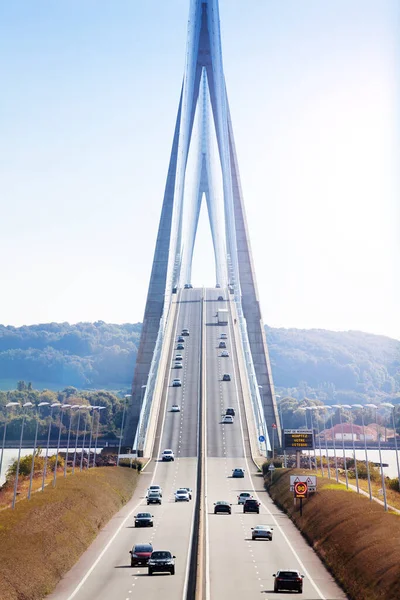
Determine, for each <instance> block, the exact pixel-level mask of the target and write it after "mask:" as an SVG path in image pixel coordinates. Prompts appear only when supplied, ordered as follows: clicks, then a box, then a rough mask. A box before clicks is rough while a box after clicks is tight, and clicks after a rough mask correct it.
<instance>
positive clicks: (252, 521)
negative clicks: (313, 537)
mask: <svg viewBox="0 0 400 600" xmlns="http://www.w3.org/2000/svg"><path fill="white" fill-rule="evenodd" d="M203 294H204V303H203V302H202V297H203ZM219 295H222V296H224V297H225V298H226V291H225V290H220V289H206V290H202V289H198V288H197V289H196V288H195V289H189V290H182V291H181V294H180V295H179V296H177V298H178V308H177V317H176V324H175V328H174V336H173V339H172V340H171V343H170V348H169V357H168V361H169V367H168V368H167V371H166V377H165V390H166V393H165V395H164V403H163V405H162V407H161V410H160V418H159V422H158V425H157V433H156V443H155V452H156V453H155V456H154V457H153V460H152V461H151V462H150V463H149V465H148V467H147V468H146V469H145V471H144V472H143V474H142V475H141V477H140V480H139V484H138V487H137V489H136V491H135V493H134V495H133V498H132V499H131V501H130V502H129V503H128V505H127V506H125V507H124V509H122V510H121V511H120V512H119V513H118V514H117V515H115V517H114V518H113V519H112V520H111V521H110V523H109V524H108V525H107V526H106V528H105V529H104V530H103V531H102V532H101V533H100V535H99V536H98V537H97V539H96V540H95V541H94V543H93V544H92V545H91V547H90V548H89V549H88V550H87V551H86V552H85V553H84V554H83V556H82V557H81V559H80V560H79V561H78V563H77V564H76V565H75V567H73V569H71V571H70V572H69V573H68V574H67V575H66V576H65V577H64V579H63V580H62V581H61V582H60V584H59V585H58V586H57V588H56V590H55V592H54V593H53V594H51V595H50V596H49V598H50V599H51V600H73V599H76V600H93V599H96V600H106V599H107V600H120V599H121V600H128V599H133V600H134V599H135V598H140V599H145V600H153V599H156V598H157V600H159V599H160V598H163V600H172V599H173V600H178V599H179V600H181V599H182V600H184V599H186V585H187V576H188V568H189V559H190V542H191V534H192V526H193V516H194V513H193V510H194V499H193V500H192V501H191V502H190V503H182V504H181V503H175V502H174V497H173V493H174V491H175V490H176V489H177V488H178V487H180V486H184V487H191V488H192V490H193V498H194V497H195V491H196V470H197V445H198V424H199V411H198V407H199V395H200V379H201V377H200V375H201V372H200V365H201V360H200V358H201V351H202V346H201V344H202V337H201V331H202V327H201V323H202V309H203V307H204V318H205V326H204V328H203V331H204V339H203V343H204V353H203V357H204V365H203V366H204V370H205V373H204V375H205V377H204V379H205V389H204V396H203V399H204V415H203V416H204V420H205V423H206V440H205V441H206V444H205V447H206V448H207V455H206V459H205V481H204V493H205V496H206V506H207V513H206V522H205V530H206V539H205V550H206V560H205V578H206V586H205V587H206V600H225V599H226V600H235V599H236V598H237V599H238V600H243V598H246V600H249V599H250V598H273V597H274V596H275V594H274V593H273V577H272V574H273V573H275V572H276V570H277V569H299V570H300V571H301V572H302V573H303V574H304V575H305V579H304V593H303V598H304V599H305V600H314V599H321V600H323V599H325V600H336V599H338V600H339V599H344V598H346V596H345V595H344V594H343V592H342V591H341V590H340V588H339V587H338V586H337V585H336V584H335V582H334V581H333V579H332V577H331V576H330V575H329V573H328V572H327V570H326V569H325V567H324V566H323V564H322V563H321V561H320V560H319V559H318V557H317V556H316V554H315V553H314V552H313V551H312V549H311V548H310V547H309V546H308V545H307V544H306V542H305V541H304V540H303V538H302V536H301V535H300V534H299V532H298V531H297V530H296V528H295V527H294V526H293V524H292V523H291V521H290V520H289V519H288V518H287V517H286V516H285V515H284V514H283V513H281V511H279V510H278V509H277V508H276V507H275V506H274V504H273V503H272V502H271V500H270V499H269V496H268V495H267V494H266V492H265V491H264V490H263V487H262V477H261V476H260V475H258V474H257V471H256V468H255V466H254V464H253V463H252V461H251V458H250V450H249V447H248V442H247V430H246V423H245V417H244V406H243V398H242V394H241V390H240V384H239V380H238V363H237V356H236V349H235V348H234V346H233V340H234V337H233V328H234V327H235V325H234V324H233V322H232V319H230V322H229V324H228V325H224V326H221V325H218V324H217V318H216V313H217V309H218V308H229V303H228V302H227V301H226V300H224V301H222V302H221V301H218V300H217V298H218V296H219ZM185 327H187V328H188V329H189V330H190V335H189V336H187V337H185V342H184V345H185V349H184V350H183V351H177V350H176V340H177V336H178V335H179V334H180V333H181V330H182V329H183V328H185ZM221 333H226V334H227V338H228V339H227V350H228V352H229V357H221V356H220V354H221V349H219V348H218V344H219V341H220V335H221ZM177 352H180V353H181V354H182V355H183V363H184V367H183V369H179V370H178V369H174V368H173V364H174V362H175V361H174V360H173V359H174V357H175V354H176V353H177ZM224 373H230V375H231V381H230V382H226V381H222V375H223V374H224ZM174 377H179V378H181V380H182V387H178V388H172V387H171V382H172V379H173V378H174ZM174 403H177V404H179V405H180V406H181V412H180V413H171V412H170V407H171V405H172V404H174ZM228 406H230V407H233V408H234V409H235V411H236V417H235V420H234V423H233V424H232V425H223V424H222V423H221V419H222V414H223V413H224V412H225V409H226V407H228ZM245 440H246V441H245ZM165 448H171V449H172V450H173V451H174V452H175V456H176V460H175V462H172V463H162V462H160V461H159V460H158V457H159V456H160V454H161V452H162V450H163V449H165ZM235 467H242V468H244V469H245V477H244V479H232V477H231V473H232V469H233V468H235ZM151 483H156V484H159V485H161V486H162V488H163V504H162V505H161V506H153V507H151V510H150V512H151V513H152V514H153V515H154V520H155V526H154V528H152V529H135V528H133V515H134V514H136V513H137V512H139V511H147V506H146V503H145V492H146V489H147V487H148V486H149V485H150V484H151ZM240 491H250V492H251V493H252V494H253V496H254V497H257V498H258V499H259V500H260V501H261V503H262V505H261V512H260V515H252V514H243V509H242V507H241V506H238V504H237V496H238V494H239V493H240ZM218 500H227V501H229V502H231V503H232V509H233V511H232V515H214V514H213V510H214V502H216V501H218ZM261 523H262V524H267V525H268V524H269V525H272V526H273V527H274V538H273V541H272V542H268V541H264V540H258V541H254V542H253V541H251V527H254V525H257V524H261ZM142 542H152V544H153V547H154V549H158V550H162V549H164V550H170V551H171V552H172V553H173V554H175V555H176V557H177V558H176V574H175V576H173V577H171V576H170V575H164V574H161V575H154V576H153V577H148V575H147V569H145V568H131V567H130V555H129V550H130V549H131V548H132V546H133V544H134V543H142ZM279 597H280V598H283V599H285V598H289V597H292V594H290V593H280V595H279ZM190 600H191V599H190Z"/></svg>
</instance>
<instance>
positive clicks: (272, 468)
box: [268, 463, 275, 483]
mask: <svg viewBox="0 0 400 600" xmlns="http://www.w3.org/2000/svg"><path fill="white" fill-rule="evenodd" d="M268 471H269V472H270V473H271V483H272V477H273V474H274V471H275V465H274V464H273V463H271V464H270V465H269V467H268Z"/></svg>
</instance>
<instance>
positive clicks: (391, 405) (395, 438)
mask: <svg viewBox="0 0 400 600" xmlns="http://www.w3.org/2000/svg"><path fill="white" fill-rule="evenodd" d="M381 406H384V407H385V408H390V410H391V412H392V419H393V432H394V447H395V449H396V463H397V479H398V481H397V483H398V486H399V491H400V465H399V453H398V448H397V436H396V423H395V420H394V404H391V403H390V402H382V404H381Z"/></svg>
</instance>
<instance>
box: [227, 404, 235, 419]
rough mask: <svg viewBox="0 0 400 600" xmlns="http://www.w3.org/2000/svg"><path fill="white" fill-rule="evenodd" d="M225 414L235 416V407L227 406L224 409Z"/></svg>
mask: <svg viewBox="0 0 400 600" xmlns="http://www.w3.org/2000/svg"><path fill="white" fill-rule="evenodd" d="M225 414H226V415H231V417H234V416H235V409H234V408H232V407H230V406H229V407H228V408H227V409H226V411H225Z"/></svg>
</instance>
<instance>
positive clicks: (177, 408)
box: [171, 404, 181, 412]
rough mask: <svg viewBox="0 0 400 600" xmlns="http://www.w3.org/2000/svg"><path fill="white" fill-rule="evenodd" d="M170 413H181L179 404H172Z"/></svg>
mask: <svg viewBox="0 0 400 600" xmlns="http://www.w3.org/2000/svg"><path fill="white" fill-rule="evenodd" d="M171 412H181V407H180V406H179V404H173V405H172V406H171Z"/></svg>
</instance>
